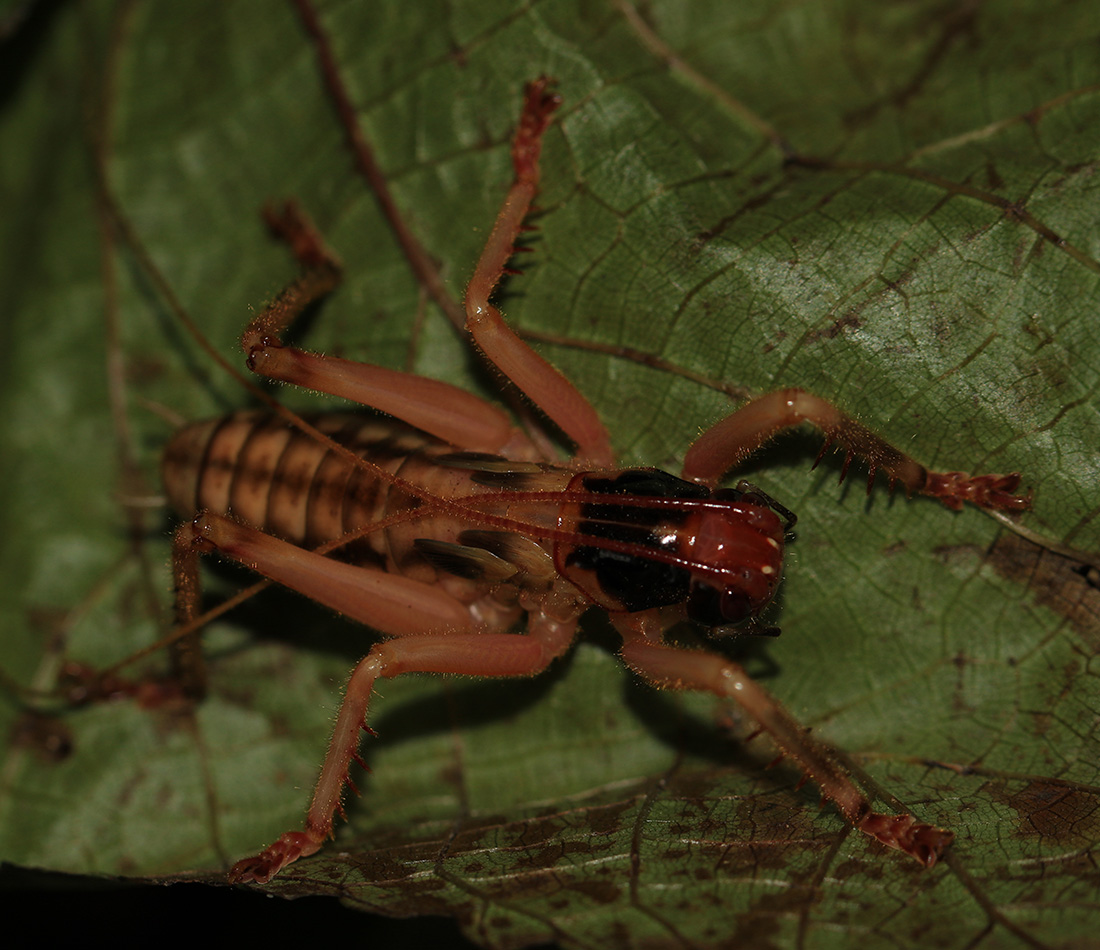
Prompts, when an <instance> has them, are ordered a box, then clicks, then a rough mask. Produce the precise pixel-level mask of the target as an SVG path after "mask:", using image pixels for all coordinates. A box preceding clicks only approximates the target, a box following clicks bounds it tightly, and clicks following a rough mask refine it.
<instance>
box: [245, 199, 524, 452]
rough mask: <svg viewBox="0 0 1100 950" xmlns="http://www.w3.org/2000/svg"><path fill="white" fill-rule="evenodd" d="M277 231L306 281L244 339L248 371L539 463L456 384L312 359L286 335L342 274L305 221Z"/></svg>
mask: <svg viewBox="0 0 1100 950" xmlns="http://www.w3.org/2000/svg"><path fill="white" fill-rule="evenodd" d="M267 218H268V224H269V225H270V226H271V228H272V230H273V231H274V232H275V233H276V234H277V235H278V236H279V237H281V238H283V239H284V240H285V241H286V242H287V243H288V244H289V245H290V246H291V249H292V250H293V252H294V255H295V257H296V258H297V259H298V261H299V262H300V263H301V264H302V267H303V274H302V276H301V277H300V278H299V279H298V280H297V281H295V283H293V284H292V285H291V286H290V287H288V288H287V289H286V290H285V291H283V293H281V294H280V295H279V296H278V297H277V298H276V299H275V300H274V301H272V303H271V304H269V305H268V306H267V307H266V308H265V309H264V311H263V313H261V314H260V315H259V316H257V317H256V319H255V320H253V321H252V322H251V323H250V324H249V325H248V327H247V328H246V329H245V331H244V335H243V337H242V339H241V345H242V346H243V347H244V351H245V356H246V360H247V363H248V368H249V369H251V370H253V371H254V372H256V373H259V374H260V375H261V376H267V377H269V378H271V379H278V380H281V381H282V382H285V383H293V384H294V385H296V386H302V387H304V388H306V389H313V390H317V391H319V392H325V393H328V394H329V395H332V396H339V397H342V398H344V399H351V400H353V401H354V402H357V403H359V404H360V405H364V406H372V407H373V408H375V409H379V410H381V411H382V412H387V413H389V414H390V415H391V416H396V417H397V418H398V419H403V420H404V421H405V422H408V423H409V424H410V425H413V426H416V427H417V428H418V429H421V430H423V431H424V432H428V433H430V434H431V435H434V436H436V437H437V438H439V439H442V440H443V441H444V442H449V443H451V444H452V445H458V446H461V447H462V448H464V449H468V450H470V451H478V452H501V451H505V452H508V453H510V454H512V455H513V456H517V455H524V456H530V457H534V455H535V452H534V449H533V448H532V446H531V444H530V442H529V441H528V440H527V438H526V436H524V435H523V434H522V433H521V432H519V431H518V430H517V429H516V427H515V426H514V425H513V423H512V420H511V419H510V418H509V417H508V415H507V413H505V412H504V411H503V410H501V409H499V408H497V407H496V406H492V405H490V404H489V403H487V402H485V401H484V400H483V399H480V398H478V397H477V396H475V395H473V394H472V393H468V392H466V390H464V389H460V388H459V387H457V386H452V385H451V384H450V383H444V382H440V381H439V380H435V379H427V378H425V377H422V376H416V375H413V374H412V373H403V372H400V371H398V370H392V369H385V368H384V367H381V366H371V365H369V364H366V363H357V362H355V361H353V360H345V359H340V358H339V357H335V356H322V355H320V354H317V353H307V352H305V351H303V350H299V349H297V348H295V347H290V346H285V345H284V344H283V342H282V340H281V339H280V335H281V334H282V332H283V331H284V330H285V329H286V327H287V326H288V325H289V324H290V323H291V322H292V321H293V320H294V319H295V318H296V317H297V316H298V315H299V314H300V313H301V312H302V311H303V310H304V309H305V308H306V307H307V306H308V305H309V304H310V303H312V302H313V301H314V300H317V299H318V298H319V297H321V296H323V295H324V294H326V293H328V292H329V291H330V290H331V289H332V288H333V287H334V286H335V285H336V283H337V282H338V280H339V274H340V266H339V263H338V262H337V260H336V258H335V256H334V255H333V254H332V252H331V251H329V250H328V248H327V247H326V246H325V244H324V242H323V241H322V239H321V237H320V235H319V234H318V233H317V231H316V229H315V228H314V227H313V225H312V224H311V223H310V222H309V221H308V220H307V219H306V217H305V215H304V214H303V213H302V212H301V211H300V210H299V209H298V208H297V207H296V206H295V205H293V204H290V203H288V204H287V205H286V206H284V208H283V209H282V210H281V212H280V214H279V215H275V214H273V213H271V212H268V214H267Z"/></svg>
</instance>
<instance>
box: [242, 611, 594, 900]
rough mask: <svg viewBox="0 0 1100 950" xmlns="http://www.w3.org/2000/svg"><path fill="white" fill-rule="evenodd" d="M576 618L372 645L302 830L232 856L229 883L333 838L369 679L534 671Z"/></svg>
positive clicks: (351, 686)
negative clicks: (512, 630) (522, 629)
mask: <svg viewBox="0 0 1100 950" xmlns="http://www.w3.org/2000/svg"><path fill="white" fill-rule="evenodd" d="M575 626H576V625H575V623H568V624H548V625H543V626H540V627H538V628H532V630H531V632H530V634H529V635H528V636H520V635H518V634H480V635H478V634H454V635H452V636H440V635H439V634H435V633H429V634H426V635H424V636H418V637H405V638H403V639H400V640H391V641H389V642H386V643H380V644H378V645H377V646H375V647H374V648H373V649H372V650H371V651H370V653H368V654H367V656H366V657H365V658H364V659H363V660H361V661H360V663H359V665H358V666H357V667H356V668H355V670H354V671H353V672H352V674H351V679H350V680H349V681H348V685H347V689H346V690H345V692H344V701H343V703H342V705H341V706H340V713H339V715H338V716H337V719H336V730H335V732H334V733H333V736H332V741H331V742H330V744H329V750H328V754H327V755H326V757H325V763H324V766H323V767H322V769H321V776H320V778H319V779H318V781H317V787H316V789H315V790H314V793H313V801H312V803H311V804H310V806H309V813H308V815H307V817H306V825H305V829H304V830H302V831H297V830H294V831H288V832H285V833H284V834H283V835H282V836H280V838H279V839H278V840H277V841H275V842H274V843H273V844H272V845H270V846H269V847H268V848H265V849H264V850H263V851H261V852H260V853H259V854H257V855H255V856H254V857H251V858H246V859H245V860H243V861H239V862H238V863H237V864H235V865H234V866H233V868H232V869H231V870H230V872H229V880H230V881H231V882H234V883H241V882H246V881H258V882H260V883H261V884H262V883H264V882H266V881H268V880H270V879H271V877H272V876H273V875H275V874H277V873H278V872H279V871H280V870H281V869H282V868H284V867H285V866H286V865H288V864H290V863H291V862H292V861H295V860H297V859H298V858H300V857H305V856H307V855H310V854H313V853H314V852H316V851H317V850H319V849H320V847H321V845H322V844H323V843H324V842H325V840H326V839H327V838H328V837H329V836H330V835H332V824H333V816H334V813H335V812H336V810H337V809H338V808H340V799H341V796H342V794H343V789H344V786H345V785H346V784H348V769H349V767H350V765H351V760H352V759H353V758H355V757H356V751H355V750H356V748H357V747H358V745H359V730H360V729H363V728H365V727H366V715H367V706H368V704H369V702H370V697H371V693H372V692H373V690H374V682H375V680H377V679H378V678H379V677H382V678H389V677H393V676H399V675H400V674H401V673H413V672H416V673H458V674H467V675H471V676H534V675H535V674H536V673H539V672H541V671H542V670H544V669H545V668H546V666H547V665H548V664H549V663H550V661H551V660H553V659H554V658H555V657H557V656H560V655H561V654H562V653H563V652H565V650H566V649H567V648H568V646H569V643H570V641H571V640H572V637H573V630H574V628H575Z"/></svg>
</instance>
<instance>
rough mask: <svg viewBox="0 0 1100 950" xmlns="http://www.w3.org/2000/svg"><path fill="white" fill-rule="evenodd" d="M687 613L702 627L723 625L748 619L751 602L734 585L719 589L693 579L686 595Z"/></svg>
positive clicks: (750, 614) (750, 611)
mask: <svg viewBox="0 0 1100 950" xmlns="http://www.w3.org/2000/svg"><path fill="white" fill-rule="evenodd" d="M687 614H688V617H690V618H691V619H692V620H694V621H695V622H696V623H698V624H702V625H703V626H704V627H724V626H727V625H730V624H739V623H742V622H744V621H745V620H748V619H749V617H751V616H752V602H751V601H750V600H749V597H748V595H747V594H746V593H745V592H744V591H742V590H738V589H737V588H736V587H731V588H728V589H726V590H722V591H720V590H718V589H717V588H714V587H711V586H710V585H709V584H702V583H700V582H699V581H695V582H694V583H693V584H692V585H691V593H690V594H689V595H688V600H687Z"/></svg>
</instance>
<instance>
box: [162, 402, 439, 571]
mask: <svg viewBox="0 0 1100 950" xmlns="http://www.w3.org/2000/svg"><path fill="white" fill-rule="evenodd" d="M310 421H311V423H312V424H313V425H314V426H316V427H317V428H318V429H319V430H320V431H321V432H323V433H324V434H325V435H328V436H330V437H331V438H332V439H333V440H335V441H336V442H338V443H340V444H341V445H344V446H346V447H347V448H349V449H350V450H351V451H352V452H353V453H355V455H357V456H359V457H361V458H369V459H370V460H371V461H372V462H373V463H374V464H376V465H378V466H380V467H382V468H384V469H386V470H387V471H389V472H395V471H397V469H399V468H400V467H401V465H402V464H403V463H404V462H405V460H406V459H407V458H408V457H409V456H410V455H411V454H413V453H414V452H417V451H419V450H421V449H423V448H425V447H427V446H432V445H438V444H439V443H438V442H436V441H435V440H433V439H431V437H429V436H426V435H424V434H423V433H421V432H419V431H417V430H416V429H412V428H410V427H408V426H405V425H403V424H401V423H399V422H395V421H393V420H390V419H372V418H364V417H362V416H353V415H340V414H332V415H325V416H318V417H315V418H313V419H311V420H310ZM161 473H162V477H163V480H164V487H165V490H166V492H167V493H168V499H169V501H170V502H171V504H172V506H173V507H174V508H175V509H176V510H177V511H178V512H179V513H180V514H181V515H182V516H184V517H190V516H192V515H193V514H195V513H196V512H197V511H200V510H204V509H205V510H209V511H214V512H217V513H219V514H228V515H232V516H234V517H235V518H238V519H240V520H241V521H244V522H246V523H247V524H250V525H252V526H253V527H256V528H259V529H260V530H261V531H264V532H265V533H268V534H272V535H275V536H277V537H280V538H283V539H284V540H286V541H290V542H292V543H294V544H299V545H304V546H306V547H315V546H317V545H319V544H323V543H324V542H326V541H331V540H334V539H336V538H339V537H340V536H342V535H344V534H346V533H347V532H349V531H351V530H354V529H355V528H358V527H361V526H363V525H364V524H369V523H370V522H372V521H375V520H377V519H378V518H379V517H380V516H381V513H382V510H383V508H384V507H385V505H386V498H387V493H388V490H389V485H388V484H386V483H385V482H382V481H380V480H379V479H377V478H375V477H373V476H372V474H371V472H370V471H369V470H366V469H363V468H359V467H356V466H355V465H354V464H353V463H352V462H351V461H350V460H349V459H347V458H346V457H344V456H342V455H339V454H337V453H335V452H333V451H332V450H330V449H329V448H328V447H327V446H325V445H324V444H322V443H319V442H317V441H316V440H315V439H313V438H311V437H310V436H308V435H306V434H305V433H303V432H301V431H300V430H298V429H296V428H295V427H293V426H291V425H289V424H288V423H286V422H284V421H283V420H282V419H280V418H278V417H276V416H272V415H269V414H267V413H262V412H235V413H233V414H231V415H228V416H223V417H222V418H220V419H210V420H206V421H204V422H197V423H193V424H191V425H188V426H185V427H184V428H183V429H181V430H180V431H179V432H177V433H176V434H175V435H174V436H173V438H172V440H171V441H170V442H169V443H168V445H167V447H166V448H165V450H164V457H163V459H162V462H161ZM371 540H372V545H371V546H372V547H373V548H374V550H376V551H378V552H379V553H381V545H382V542H381V539H377V538H374V539H371Z"/></svg>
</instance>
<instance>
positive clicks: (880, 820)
mask: <svg viewBox="0 0 1100 950" xmlns="http://www.w3.org/2000/svg"><path fill="white" fill-rule="evenodd" d="M624 641H625V645H624V647H623V660H624V661H625V662H626V664H627V665H628V666H629V667H630V668H631V669H633V670H634V671H635V672H636V673H639V674H641V675H642V676H644V677H645V678H646V679H647V680H649V681H650V682H651V683H653V684H655V685H657V686H668V687H672V688H673V689H699V690H707V691H708V692H711V693H714V694H715V695H717V696H721V697H723V698H729V699H734V700H736V701H737V702H738V703H739V704H740V705H741V707H742V708H743V709H744V710H745V711H746V712H747V713H748V714H749V715H750V716H752V717H753V719H755V720H756V721H757V722H758V723H759V724H760V726H761V727H762V728H763V729H764V730H766V731H767V732H768V733H770V734H771V736H772V738H773V739H774V740H775V742H776V744H777V745H778V746H779V748H780V749H781V750H782V751H783V752H784V753H785V754H787V755H789V756H790V757H791V758H792V759H794V760H795V761H796V762H797V763H798V764H799V765H800V766H801V767H802V768H803V769H804V770H805V772H806V775H807V776H808V777H809V778H810V779H812V780H813V781H814V782H815V783H816V784H817V785H818V787H819V788H820V789H821V791H822V794H824V796H825V797H826V798H827V799H829V800H830V801H832V802H834V803H835V804H836V806H837V808H839V809H840V813H841V814H842V815H843V816H844V817H845V818H846V819H847V820H848V822H850V823H851V824H852V825H854V826H855V827H856V828H858V829H859V830H860V831H863V832H866V833H867V834H869V835H871V836H872V837H873V838H876V839H878V840H879V841H881V842H882V843H883V844H886V845H889V846H890V847H891V848H897V849H899V850H901V851H904V852H905V853H906V854H908V855H911V856H912V857H914V858H916V859H917V860H918V861H920V863H921V864H923V865H925V866H926V867H932V865H934V864H935V863H936V861H937V859H938V858H939V857H940V856H941V855H942V854H943V852H944V850H945V849H946V848H947V846H948V845H949V844H951V841H952V840H953V839H954V835H953V834H952V833H951V832H950V831H945V830H943V829H942V828H937V827H936V826H935V825H930V824H925V823H923V822H918V821H917V820H916V819H915V818H914V817H913V816H912V815H907V814H903V815H884V814H881V813H879V812H874V811H872V810H871V804H870V802H869V801H868V800H867V797H866V796H865V795H864V794H863V793H862V792H861V791H860V790H859V789H858V788H857V787H856V786H855V785H854V784H853V782H852V780H851V778H849V776H848V775H847V774H845V772H844V770H843V769H842V768H841V767H840V766H839V765H838V764H837V762H836V761H835V760H834V758H833V757H832V755H830V753H829V751H828V749H826V748H825V747H824V746H822V745H821V744H819V743H817V742H815V741H814V740H813V739H811V738H810V736H809V733H808V732H807V731H806V729H804V728H803V727H802V726H801V725H800V724H799V723H798V721H797V720H796V719H795V718H794V717H793V716H791V714H790V713H789V712H787V710H785V709H784V708H783V707H782V706H781V705H780V704H779V702H778V700H776V699H775V697H773V696H772V695H771V694H769V693H768V691H767V690H765V689H764V688H763V687H761V686H760V685H758V684H757V683H756V682H755V681H754V680H752V679H751V678H750V677H749V675H748V674H747V673H746V672H745V671H744V670H743V669H742V668H741V667H740V666H739V665H738V664H736V663H733V662H732V661H730V660H727V659H725V658H724V657H721V656H718V655H716V654H712V653H705V652H702V651H697V650H683V649H677V648H675V647H667V646H661V645H657V644H655V643H651V642H647V641H646V640H645V639H644V638H643V637H642V636H640V635H639V634H638V633H636V632H633V631H631V630H629V629H626V630H625V631H624Z"/></svg>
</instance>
